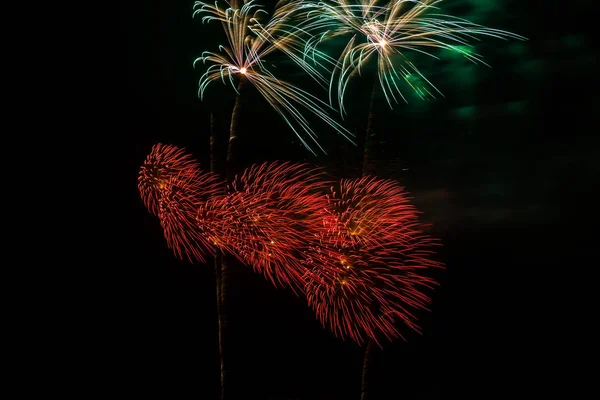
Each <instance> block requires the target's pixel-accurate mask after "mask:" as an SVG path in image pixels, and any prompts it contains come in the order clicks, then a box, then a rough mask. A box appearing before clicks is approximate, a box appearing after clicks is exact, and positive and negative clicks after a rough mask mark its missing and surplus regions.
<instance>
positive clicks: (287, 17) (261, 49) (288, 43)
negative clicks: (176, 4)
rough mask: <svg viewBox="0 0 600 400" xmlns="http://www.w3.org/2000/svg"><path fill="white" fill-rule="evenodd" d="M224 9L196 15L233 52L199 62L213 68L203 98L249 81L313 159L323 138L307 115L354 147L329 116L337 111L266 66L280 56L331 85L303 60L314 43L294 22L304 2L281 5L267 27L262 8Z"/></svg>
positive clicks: (202, 84)
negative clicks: (218, 29) (213, 25)
mask: <svg viewBox="0 0 600 400" xmlns="http://www.w3.org/2000/svg"><path fill="white" fill-rule="evenodd" d="M226 4H227V7H220V6H219V2H216V3H215V4H207V3H203V2H196V3H195V6H194V9H195V11H194V15H203V17H202V21H203V22H210V21H219V22H221V23H222V25H223V30H224V32H225V35H226V37H227V41H228V44H229V46H228V47H227V46H219V52H210V51H205V52H203V53H202V56H201V57H198V58H197V59H196V60H195V61H194V65H196V63H197V62H199V61H201V62H202V63H207V62H208V63H210V64H211V65H210V66H209V67H208V68H207V69H206V72H205V73H204V74H203V75H202V76H201V77H200V80H199V90H198V92H199V96H200V98H201V99H203V98H204V93H205V91H206V89H207V87H208V85H209V84H210V83H211V82H214V81H218V80H221V81H222V82H223V83H224V84H226V80H227V81H229V83H230V84H231V86H232V87H233V88H234V90H236V91H237V89H236V84H235V80H236V79H248V82H250V83H251V84H252V85H253V86H254V87H255V88H256V89H257V90H258V91H259V93H260V94H261V95H262V96H263V97H264V99H265V100H266V101H267V102H268V103H269V104H270V105H271V107H273V109H274V110H275V111H276V112H277V113H278V114H279V115H280V116H281V117H282V118H283V119H284V121H285V122H286V123H287V124H288V126H289V127H290V128H291V129H292V130H293V131H294V133H295V134H296V136H297V137H298V138H299V139H300V141H301V142H302V144H303V145H304V146H305V147H306V148H307V149H308V150H309V151H311V152H312V153H313V154H315V152H314V150H313V149H312V147H311V145H313V144H314V145H316V146H317V147H318V148H319V149H320V150H321V151H322V152H324V153H325V150H324V149H323V148H322V147H321V146H320V145H319V142H318V135H317V133H316V131H315V130H314V129H313V128H312V127H311V125H310V123H309V120H308V119H307V118H306V117H305V116H304V114H303V111H308V112H309V113H311V114H314V115H316V116H317V117H318V118H320V119H321V120H322V121H324V122H325V123H326V124H328V125H329V126H331V127H332V128H333V129H334V130H335V131H336V132H338V133H339V134H341V135H342V136H344V137H345V138H346V139H347V140H349V141H351V142H352V139H351V137H352V136H353V134H352V133H351V132H350V131H348V130H347V129H346V128H344V127H343V126H342V125H341V124H339V123H338V122H337V121H336V120H335V119H333V118H332V117H331V116H330V115H329V111H331V110H333V108H332V107H331V106H330V105H329V104H327V103H325V102H323V101H322V100H320V99H319V98H317V97H316V96H314V95H312V94H310V93H308V92H306V91H304V90H302V89H300V88H298V87H296V86H294V85H292V84H290V83H288V82H285V81H282V80H280V79H278V78H276V77H275V75H274V74H273V73H272V72H271V71H269V70H268V69H267V67H266V65H265V62H264V61H265V60H264V58H265V57H266V56H267V55H269V54H271V53H272V52H274V51H275V50H279V51H281V52H283V53H284V54H286V55H287V56H288V57H289V58H291V59H292V60H293V61H294V62H296V64H297V65H299V66H300V67H302V68H303V69H304V70H305V71H306V72H307V73H308V75H309V76H311V77H314V78H315V79H316V80H317V81H318V82H320V83H325V82H326V81H327V77H325V76H324V75H322V74H321V73H320V72H319V71H318V69H316V68H315V67H313V66H311V65H310V64H309V63H306V62H305V61H304V60H303V58H302V56H301V54H302V51H303V49H304V48H306V46H307V44H308V42H307V41H306V39H304V36H305V31H303V30H302V29H298V28H297V27H295V25H294V23H293V19H292V18H293V16H294V15H295V14H296V13H297V10H299V9H301V8H303V7H304V3H303V2H302V1H289V2H285V1H284V2H280V4H279V6H278V7H277V8H276V10H275V12H274V14H273V16H272V17H271V19H270V20H269V22H267V23H261V22H260V19H261V17H262V15H263V14H267V13H266V12H265V11H264V10H263V9H262V8H261V7H260V6H259V5H257V4H255V3H254V2H253V1H248V2H247V3H246V4H244V5H243V6H241V7H240V6H239V5H238V4H237V2H235V3H234V2H232V3H231V4H230V3H226Z"/></svg>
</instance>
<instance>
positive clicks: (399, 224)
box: [305, 177, 442, 345]
mask: <svg viewBox="0 0 600 400" xmlns="http://www.w3.org/2000/svg"><path fill="white" fill-rule="evenodd" d="M327 198H328V201H329V205H328V208H327V210H326V212H325V213H324V215H323V218H322V225H321V229H320V231H319V233H318V234H317V241H316V242H315V243H313V245H312V246H311V247H310V251H309V252H308V253H307V261H308V263H309V264H311V265H313V268H312V269H311V270H310V271H309V272H307V273H306V275H305V281H306V295H307V299H308V303H309V305H310V306H311V307H312V308H313V310H314V311H315V312H316V314H317V317H318V319H319V320H320V321H321V323H322V324H323V326H325V327H328V328H329V329H331V331H332V332H333V333H334V334H335V335H336V336H339V337H341V338H349V339H351V340H353V341H356V342H358V343H362V342H363V341H364V340H365V339H366V338H370V339H373V340H374V341H375V342H376V343H377V344H379V345H380V339H381V338H382V336H383V337H384V338H386V339H387V340H392V339H394V338H397V337H401V333H400V331H399V330H398V324H397V323H398V321H402V322H403V323H405V324H406V325H407V326H408V327H410V328H412V329H414V330H416V331H419V327H418V325H417V324H416V320H417V318H416V315H415V313H414V312H415V311H416V310H419V309H427V304H428V303H429V297H428V296H427V295H426V294H425V293H424V289H431V288H432V287H433V286H434V285H435V281H434V280H433V279H432V278H430V277H427V276H426V275H425V273H426V270H427V269H429V268H432V267H441V266H442V265H441V264H440V263H438V262H436V261H434V260H432V255H433V252H432V250H431V248H432V246H434V245H436V244H437V242H436V241H435V240H434V239H432V238H430V237H428V236H426V235H425V234H423V233H422V231H421V229H420V226H419V222H418V219H417V211H416V209H415V208H414V207H413V206H412V205H410V204H409V200H408V197H407V194H406V192H404V190H403V188H401V187H400V186H399V185H398V184H397V183H395V182H393V181H385V180H380V179H377V178H373V177H364V178H361V179H354V180H343V181H342V182H341V184H340V190H339V192H336V191H334V190H332V193H331V194H330V195H328V196H327Z"/></svg>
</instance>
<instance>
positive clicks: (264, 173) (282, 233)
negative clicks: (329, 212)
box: [198, 162, 327, 292]
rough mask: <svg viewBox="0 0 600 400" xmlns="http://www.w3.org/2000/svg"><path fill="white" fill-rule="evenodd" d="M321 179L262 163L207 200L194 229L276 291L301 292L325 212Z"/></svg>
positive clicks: (292, 168)
mask: <svg viewBox="0 0 600 400" xmlns="http://www.w3.org/2000/svg"><path fill="white" fill-rule="evenodd" d="M326 187H327V182H326V181H325V180H324V179H323V174H322V173H321V172H320V171H318V170H314V169H310V168H308V167H307V166H305V165H297V164H291V163H279V162H273V163H265V164H262V165H259V166H252V167H251V168H249V169H247V170H246V171H245V172H244V173H243V174H242V175H241V176H237V177H236V178H235V180H234V182H233V183H232V184H231V186H230V187H229V191H228V194H227V195H225V196H221V197H218V198H213V199H212V200H209V201H208V202H207V203H206V205H205V206H204V207H201V208H200V210H199V212H198V224H199V226H200V227H201V229H202V230H203V231H204V232H206V234H207V235H208V236H210V238H209V240H210V241H212V243H214V244H216V245H218V246H220V247H221V248H222V249H223V250H225V251H227V252H229V253H231V254H234V255H235V256H236V257H237V258H239V259H240V260H241V261H242V262H244V263H246V264H248V265H250V266H252V267H253V268H254V270H255V271H257V272H259V273H262V274H263V275H264V276H265V277H266V278H267V279H269V280H270V281H271V282H272V283H273V284H274V285H276V286H286V287H290V288H292V290H294V291H295V292H297V291H299V290H300V291H301V290H303V287H304V283H303V280H302V277H303V275H304V273H305V269H306V267H305V266H304V265H303V263H302V261H301V259H300V257H299V255H300V254H301V251H302V250H303V249H306V248H307V247H306V246H307V243H308V240H309V239H310V232H312V231H313V230H314V228H313V225H314V224H315V221H318V220H319V215H320V213H321V212H322V210H323V209H324V208H325V207H326V206H327V199H326V198H325V197H324V196H323V195H322V193H323V192H324V190H325V188H326Z"/></svg>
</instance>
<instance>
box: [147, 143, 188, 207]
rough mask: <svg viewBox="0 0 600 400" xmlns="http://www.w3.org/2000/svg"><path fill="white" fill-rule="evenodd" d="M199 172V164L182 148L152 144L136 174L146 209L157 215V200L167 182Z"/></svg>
mask: <svg viewBox="0 0 600 400" xmlns="http://www.w3.org/2000/svg"><path fill="white" fill-rule="evenodd" d="M199 172H200V166H199V165H198V163H197V162H196V161H195V160H194V159H193V158H192V156H191V155H189V154H187V153H186V152H185V150H184V149H182V148H179V147H176V146H172V145H165V144H162V143H158V144H155V145H154V146H152V150H151V151H150V154H148V156H147V157H146V160H144V164H143V165H142V166H141V168H140V173H139V176H138V189H139V191H140V195H141V196H142V201H143V202H144V205H145V206H146V207H147V208H148V210H149V211H150V212H151V213H152V214H154V215H158V202H159V200H160V198H161V192H162V190H163V189H164V188H165V186H166V185H167V182H169V180H170V179H171V178H173V177H175V176H180V177H184V178H185V177H189V176H195V175H197V174H198V173H199Z"/></svg>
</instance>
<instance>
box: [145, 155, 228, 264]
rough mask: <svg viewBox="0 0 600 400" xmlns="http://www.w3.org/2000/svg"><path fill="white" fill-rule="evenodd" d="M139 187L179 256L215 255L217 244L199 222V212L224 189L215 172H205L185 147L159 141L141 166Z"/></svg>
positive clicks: (203, 259)
mask: <svg viewBox="0 0 600 400" xmlns="http://www.w3.org/2000/svg"><path fill="white" fill-rule="evenodd" d="M138 189H139V191H140V195H141V197H142V200H143V201H144V204H145V205H146V207H147V208H148V210H150V212H152V213H153V214H155V215H158V217H159V219H160V223H161V226H162V228H163V232H164V235H165V239H166V240H167V246H168V247H169V248H170V249H172V250H173V251H174V252H175V254H176V255H177V256H178V257H180V258H184V257H185V258H187V259H189V260H190V261H194V260H197V261H200V262H204V261H205V258H204V255H206V254H214V246H213V245H212V244H211V243H210V242H208V241H207V240H206V239H205V236H204V235H203V232H201V231H200V230H199V228H198V226H197V224H196V211H197V209H198V207H199V206H200V205H201V204H204V203H205V202H206V201H207V200H208V199H209V198H211V197H213V196H216V195H218V194H222V193H223V192H224V190H225V184H224V183H222V182H221V181H220V180H219V178H218V177H217V176H216V175H215V174H212V173H210V172H204V171H202V170H201V169H200V166H199V164H198V163H197V162H196V161H195V160H194V159H193V158H192V156H191V155H189V154H187V153H186V152H185V150H184V149H181V148H178V147H176V146H171V145H164V144H161V143H159V144H156V145H154V146H153V147H152V150H151V152H150V154H149V155H148V157H146V160H145V161H144V164H143V165H142V167H141V168H140V174H139V177H138Z"/></svg>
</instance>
